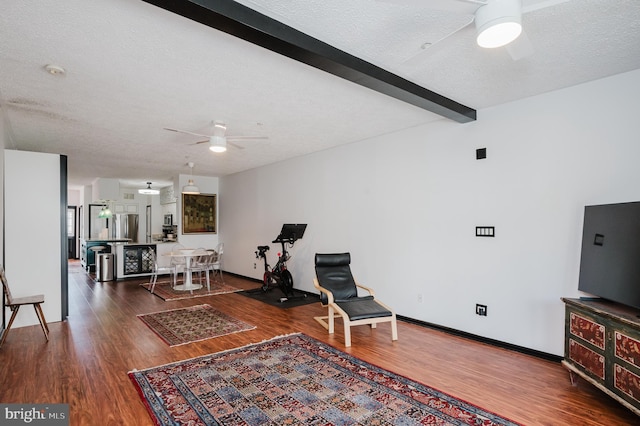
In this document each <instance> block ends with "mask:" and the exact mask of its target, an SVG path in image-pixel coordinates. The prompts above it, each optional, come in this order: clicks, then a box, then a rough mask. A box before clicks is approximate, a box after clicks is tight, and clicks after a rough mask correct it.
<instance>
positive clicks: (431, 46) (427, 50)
mask: <svg viewBox="0 0 640 426" xmlns="http://www.w3.org/2000/svg"><path fill="white" fill-rule="evenodd" d="M473 21H474V18H473V17H472V18H471V19H470V20H469V21H467V22H466V23H464V24H463V25H462V26H460V27H458V28H456V29H455V30H453V31H451V32H450V33H449V34H447V35H445V36H444V37H441V38H440V39H438V40H436V41H434V42H433V43H425V44H423V45H422V46H421V47H420V50H419V51H418V53H416V54H415V55H413V56H411V57H409V58H408V59H405V60H404V61H403V62H401V63H400V65H402V66H403V67H407V68H413V67H415V66H418V65H420V64H421V63H422V62H423V61H424V60H425V57H426V55H429V54H433V52H434V51H435V50H437V49H438V48H440V47H441V46H445V45H446V44H447V43H446V42H445V40H446V39H448V38H449V37H451V36H453V35H455V34H456V33H462V34H464V33H465V32H466V31H467V28H470V25H471V24H473Z"/></svg>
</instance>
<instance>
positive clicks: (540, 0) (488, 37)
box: [378, 0, 569, 61]
mask: <svg viewBox="0 0 640 426" xmlns="http://www.w3.org/2000/svg"><path fill="white" fill-rule="evenodd" d="M378 1H381V2H384V3H394V4H401V5H412V6H413V5H415V6H417V7H425V8H428V9H434V10H441V11H448V12H452V13H456V14H465V15H469V17H470V19H469V21H468V22H467V23H465V24H464V25H463V26H461V27H460V28H457V29H456V30H454V31H453V32H451V33H449V34H447V35H445V36H444V37H442V38H441V39H439V40H436V41H435V42H432V43H425V44H424V45H423V46H422V48H423V49H425V50H428V49H429V48H431V47H432V46H434V45H436V44H439V43H441V42H442V41H444V40H446V39H447V38H449V37H451V36H452V35H454V34H456V33H458V32H460V33H461V35H462V34H463V33H464V35H465V36H467V37H470V36H471V35H470V34H469V33H470V29H471V24H473V23H475V30H476V43H477V44H478V45H479V46H480V47H484V48H496V47H502V46H505V47H506V49H507V52H508V53H509V54H510V55H511V57H512V58H513V60H516V61H517V60H519V59H522V58H525V57H527V56H530V55H532V54H533V45H532V44H531V41H530V40H529V38H528V37H527V35H526V32H525V30H524V29H523V28H522V14H524V13H529V12H533V11H535V10H540V9H544V8H547V7H551V6H555V5H558V4H560V3H565V2H568V1H569V0H524V1H523V0H429V1H424V0H378ZM523 3H525V4H524V5H523ZM421 53H422V52H421ZM418 55H420V53H419V54H418ZM412 59H413V58H410V59H409V61H411V60H412Z"/></svg>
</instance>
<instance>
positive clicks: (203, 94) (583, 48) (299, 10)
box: [0, 0, 640, 187]
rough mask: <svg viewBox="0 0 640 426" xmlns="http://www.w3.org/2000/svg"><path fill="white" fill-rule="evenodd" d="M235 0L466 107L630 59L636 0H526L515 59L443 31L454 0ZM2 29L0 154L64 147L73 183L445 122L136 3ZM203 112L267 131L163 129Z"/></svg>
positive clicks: (27, 19) (33, 8)
mask: <svg viewBox="0 0 640 426" xmlns="http://www.w3.org/2000/svg"><path fill="white" fill-rule="evenodd" d="M241 3H242V4H244V5H246V6H249V7H251V8H252V9H255V10H257V11H259V12H261V13H264V14H265V15H268V16H270V17H272V18H275V19H277V20H279V21H281V22H283V23H285V24H287V25H289V26H291V27H293V28H296V29H298V30H300V31H302V32H304V33H306V34H309V35H311V36H313V37H315V38H317V39H319V40H322V41H324V42H327V43H329V44H331V45H333V46H335V47H337V48H339V49H341V50H344V51H345V52H347V53H350V54H352V55H354V56H357V57H360V58H362V59H364V60H367V61H369V62H371V63H372V64H375V65H377V66H379V67H381V68H384V69H386V70H388V71H390V72H393V73H395V74H397V75H399V76H401V77H404V78H406V79H408V80H410V81H412V82H414V83H417V84H419V85H421V86H423V87H425V88H427V89H430V90H433V91H435V92H437V93H439V94H441V95H444V96H446V97H448V98H451V99H453V100H454V101H457V102H460V103H462V104H464V105H467V106H469V107H472V108H475V109H482V108H486V107H489V106H493V105H498V104H501V103H505V102H509V101H513V100H517V99H521V98H525V97H528V96H533V95H536V94H540V93H544V92H548V91H552V90H556V89H559V88H563V87H568V86H572V85H575V84H579V83H583V82H586V81H590V80H594V79H598V78H602V77H606V76H609V75H613V74H617V73H621V72H626V71H630V70H633V69H637V68H640V1H637V0H609V1H605V0H570V1H564V2H559V1H558V0H555V1H545V2H540V1H526V0H525V1H524V2H523V4H524V6H525V8H532V7H533V6H535V5H536V4H538V3H540V4H539V6H549V5H551V6H549V7H542V8H540V9H537V10H534V11H531V12H528V13H525V14H524V15H523V25H524V28H525V31H526V34H527V36H528V38H529V40H530V42H531V46H532V47H533V54H531V55H529V56H527V57H525V58H523V59H520V60H517V61H515V60H513V59H512V57H511V56H510V55H509V53H508V52H507V50H506V49H505V48H500V49H495V50H485V49H481V48H479V47H477V46H475V43H474V30H473V25H471V26H468V27H466V28H465V29H463V30H461V31H459V32H456V33H455V34H453V35H451V36H449V37H447V35H449V34H450V33H451V32H453V31H454V30H455V29H457V28H460V27H461V26H463V25H465V24H466V23H468V22H469V21H470V19H471V18H472V16H471V15H469V14H468V13H461V12H460V10H457V11H451V10H446V11H442V10H439V9H438V10H437V9H433V8H432V7H438V8H440V7H442V5H443V4H444V7H445V8H446V9H451V8H452V7H451V5H453V4H456V3H461V2H458V1H457V0H431V1H416V0H388V1H375V0H351V1H349V2H345V1H343V0H322V1H316V0H309V1H305V2H303V3H300V2H297V1H293V0H259V1H258V0H243V1H241ZM466 7H467V5H464V4H463V5H461V7H460V9H461V10H465V9H466ZM0 36H1V37H2V43H0V102H2V106H3V108H2V109H3V113H4V119H5V123H6V126H5V127H6V129H7V133H8V138H9V142H8V143H7V147H6V148H9V149H21V150H29V151H39V152H51V153H59V154H65V155H67V156H68V160H69V181H70V185H84V184H88V183H90V182H91V181H92V180H93V179H95V178H97V177H104V178H118V179H121V180H122V181H123V183H124V184H126V185H133V186H140V187H142V186H145V184H144V182H146V181H152V182H154V185H153V186H162V185H165V184H168V183H170V182H171V180H172V179H173V178H174V177H175V176H176V175H177V174H179V173H183V174H187V173H189V169H188V167H187V166H186V163H187V162H188V161H193V162H194V163H195V168H194V174H196V175H205V176H224V175H226V174H230V173H235V172H239V171H242V170H247V169H251V168H255V167H259V166H262V165H265V164H270V163H274V162H278V161H282V160H284V159H287V158H291V157H295V156H300V155H305V154H308V153H311V152H315V151H319V150H324V149H327V148H330V147H333V146H337V145H341V144H348V143H352V142H356V141H361V140H366V139H368V138H372V137H375V136H377V135H380V134H385V133H390V132H394V131H397V130H400V129H404V128H409V127H413V126H418V125H421V124H425V123H428V122H431V121H434V120H442V119H444V118H442V117H440V116H438V115H436V114H433V113H431V112H428V111H425V110H423V109H420V108H418V107H415V106H412V105H409V104H406V103H404V102H401V101H399V100H397V99H393V98H390V97H388V96H386V95H383V94H380V93H377V92H374V91H372V90H370V89H367V88H364V87H361V86H359V85H357V84H354V83H351V82H348V81H346V80H343V79H341V78H338V77H335V76H332V75H330V74H327V73H325V72H323V71H320V70H317V69H315V68H312V67H309V66H307V65H304V64H302V63H299V62H296V61H294V60H291V59H288V58H286V57H283V56H281V55H279V54H276V53H273V52H270V51H268V50H265V49H263V48H261V47H258V46H255V45H252V44H250V43H248V42H245V41H243V40H240V39H237V38H235V37H232V36H230V35H228V34H224V33H222V32H220V31H218V30H214V29H211V28H208V27H206V26H204V25H202V24H198V23H196V22H193V21H190V20H188V19H186V18H183V17H180V16H178V15H175V14H173V13H171V12H168V11H165V10H162V9H160V8H158V7H156V6H153V5H150V4H147V3H144V2H142V1H138V0H93V1H86V0H84V1H83V0H66V1H64V2H59V1H56V2H54V1H51V0H24V1H20V2H7V4H5V5H3V11H2V13H1V14H0ZM443 37H444V40H442V41H439V42H437V41H438V40H440V39H442V38H443ZM425 43H426V44H427V45H429V46H430V47H428V48H426V49H425V48H423V47H424V45H425ZM433 43H435V44H433ZM46 64H55V65H58V66H61V67H64V68H65V70H66V74H65V75H64V76H54V75H50V74H48V73H47V72H45V71H44V66H45V65H46ZM214 119H215V120H223V121H225V122H226V123H227V126H228V134H229V135H258V136H268V137H269V139H268V140H251V141H237V142H236V143H237V144H238V145H241V146H242V147H244V149H235V148H230V149H229V150H228V151H227V152H226V153H223V154H213V153H211V152H210V151H208V149H207V147H206V144H200V145H194V143H195V142H198V141H200V140H202V139H203V138H200V137H197V136H190V135H187V134H180V133H174V132H168V131H166V130H163V128H164V127H172V128H179V129H184V130H188V131H191V132H196V133H205V134H207V133H209V132H210V131H211V123H212V121H213V120H214ZM479 119H480V120H481V119H482V117H481V115H480V116H479ZM461 125H462V124H461Z"/></svg>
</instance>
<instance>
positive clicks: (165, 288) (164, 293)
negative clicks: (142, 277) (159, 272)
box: [140, 280, 242, 301]
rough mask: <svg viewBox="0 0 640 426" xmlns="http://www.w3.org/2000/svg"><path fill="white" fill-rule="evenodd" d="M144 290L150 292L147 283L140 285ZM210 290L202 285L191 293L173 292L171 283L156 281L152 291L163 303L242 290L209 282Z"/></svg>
mask: <svg viewBox="0 0 640 426" xmlns="http://www.w3.org/2000/svg"><path fill="white" fill-rule="evenodd" d="M181 283H182V280H178V284H181ZM140 285H141V286H142V287H144V288H145V289H147V290H149V291H151V290H150V289H151V285H150V284H149V283H144V284H140ZM210 287H211V290H207V286H206V285H203V286H202V288H201V289H199V290H193V293H192V292H190V291H188V290H186V291H185V290H174V289H173V282H172V281H158V282H157V283H156V287H155V288H154V289H153V294H155V295H156V296H158V297H159V298H161V299H162V300H164V301H171V300H183V299H193V298H196V297H204V296H214V295H216V294H225V293H236V292H238V291H242V289H239V288H236V287H233V286H230V285H227V284H225V283H223V282H218V281H211V285H210Z"/></svg>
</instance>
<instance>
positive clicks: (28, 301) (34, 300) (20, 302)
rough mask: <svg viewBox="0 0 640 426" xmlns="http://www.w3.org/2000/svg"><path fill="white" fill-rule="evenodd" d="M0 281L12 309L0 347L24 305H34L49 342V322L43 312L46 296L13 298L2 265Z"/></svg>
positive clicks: (0, 267)
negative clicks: (0, 280)
mask: <svg viewBox="0 0 640 426" xmlns="http://www.w3.org/2000/svg"><path fill="white" fill-rule="evenodd" d="M0 279H2V288H3V292H4V297H5V306H6V307H7V308H9V309H11V312H12V313H11V319H9V323H8V324H7V328H5V329H4V332H3V333H2V339H0V347H2V345H3V344H4V341H5V340H6V339H7V336H8V335H9V329H10V328H11V326H12V325H13V321H14V320H15V319H16V315H18V311H19V310H20V307H21V306H24V305H32V306H33V309H34V310H35V311H36V315H37V317H38V320H39V321H40V325H41V326H42V331H43V332H44V337H46V339H47V342H48V341H49V326H48V325H47V320H46V319H45V318H44V313H43V312H42V307H41V306H40V305H42V304H43V303H44V295H42V294H38V295H35V296H25V297H13V296H11V290H9V283H8V282H7V276H6V275H5V273H4V267H3V266H2V265H0Z"/></svg>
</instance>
